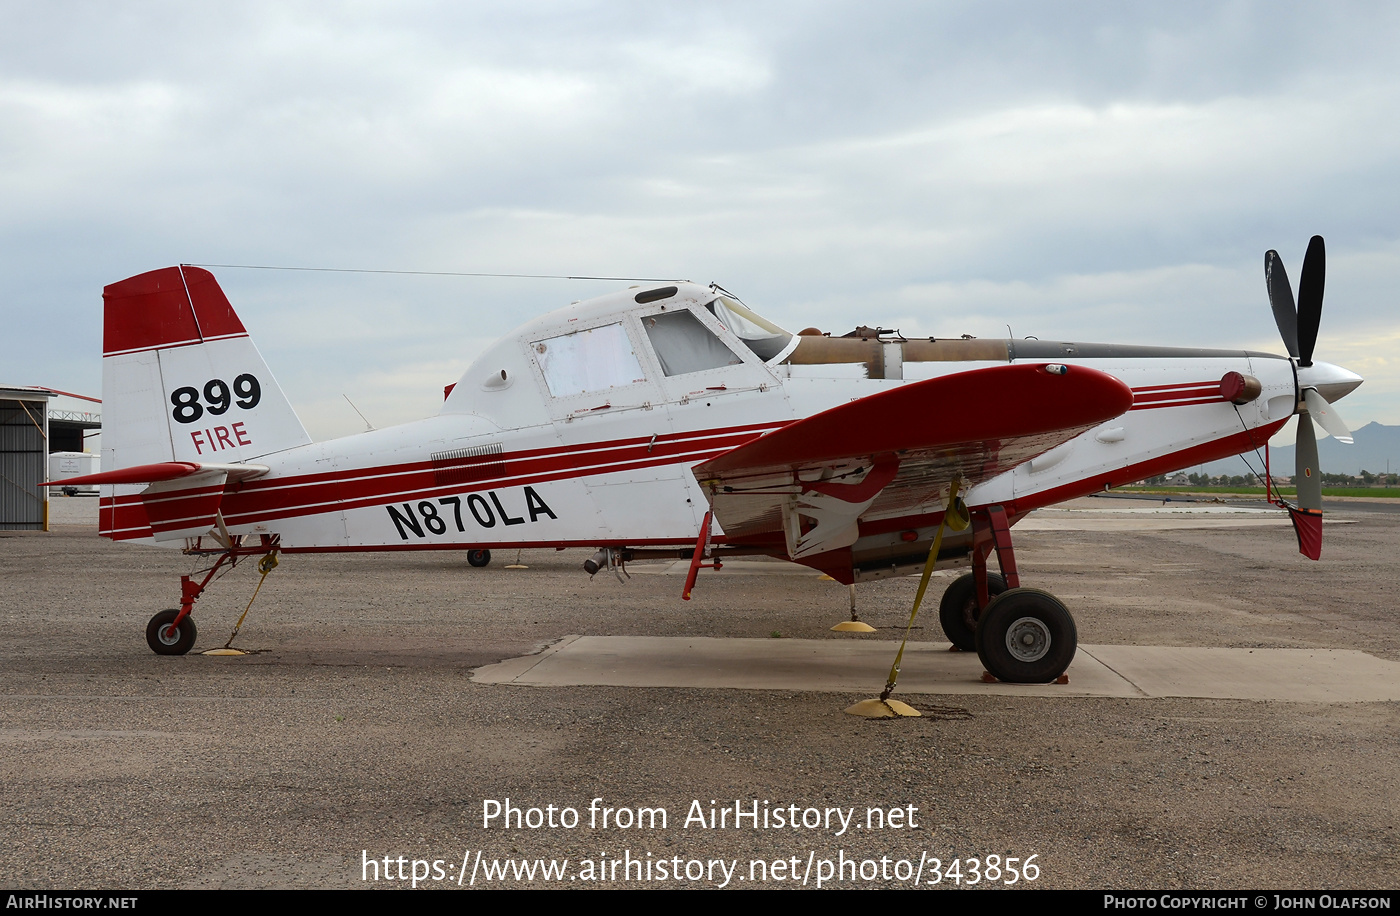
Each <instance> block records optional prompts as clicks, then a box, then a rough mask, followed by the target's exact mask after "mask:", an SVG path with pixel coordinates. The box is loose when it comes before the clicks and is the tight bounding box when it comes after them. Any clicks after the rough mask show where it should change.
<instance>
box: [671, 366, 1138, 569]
mask: <svg viewBox="0 0 1400 916" xmlns="http://www.w3.org/2000/svg"><path fill="white" fill-rule="evenodd" d="M1055 369H1056V370H1062V371H1058V372H1052V371H1050V370H1049V369H1047V367H1046V365H1045V364H1035V365H1011V366H996V367H992V368H989V369H976V370H973V371H971V372H960V373H957V374H954V375H946V376H942V377H939V378H933V379H928V380H926V381H921V382H911V383H909V384H907V385H901V386H899V387H897V388H892V389H890V390H888V391H883V392H881V393H880V394H875V395H871V396H869V397H866V398H861V399H860V400H857V401H852V402H850V403H849V404H842V405H841V406H839V407H833V408H832V409H830V410H826V411H823V412H821V413H819V414H814V415H813V416H810V417H807V418H806V419H803V420H799V421H797V422H795V423H792V424H790V425H788V426H786V427H783V428H782V429H779V430H775V431H773V432H771V433H769V434H767V435H765V436H763V437H762V438H759V439H756V440H754V441H753V442H749V443H747V444H745V445H741V446H739V447H738V448H735V449H732V450H730V451H728V452H725V453H724V454H722V455H719V456H717V457H715V458H712V459H710V460H709V461H706V462H704V463H703V464H699V465H697V466H696V467H695V468H693V473H694V474H695V478H696V480H698V481H699V482H700V484H701V486H703V487H704V489H705V494H706V497H707V498H708V499H709V500H710V504H711V506H712V507H713V508H714V511H715V517H716V519H717V520H718V521H719V523H720V525H721V526H723V528H724V532H725V535H726V537H727V538H729V539H731V540H733V539H738V538H746V537H750V536H754V535H761V534H767V533H771V532H774V531H780V530H784V528H785V522H784V515H785V508H786V512H787V515H788V522H789V523H791V518H792V515H793V513H795V512H798V511H799V510H801V514H802V515H804V516H807V515H811V514H812V513H810V512H808V511H806V509H805V508H803V506H802V505H798V502H799V501H802V502H804V503H807V504H817V503H820V504H822V505H823V506H824V508H823V509H822V510H821V511H822V512H825V513H826V514H827V515H832V513H835V514H836V515H838V516H839V515H840V514H842V510H843V506H844V507H847V508H846V509H845V514H850V513H854V514H852V515H851V518H850V522H851V525H850V527H853V526H854V521H855V519H856V517H860V518H875V517H888V516H896V515H903V514H907V513H909V512H911V511H937V510H938V509H940V508H941V505H940V502H939V492H940V491H944V492H946V488H947V487H948V485H949V484H950V483H951V482H952V481H953V480H955V479H956V480H960V481H962V482H963V483H964V484H965V485H967V486H973V485H976V484H978V483H981V482H982V481H985V480H989V479H991V478H992V477H995V476H997V475H998V474H1001V473H1003V472H1005V471H1008V470H1010V469H1012V468H1014V467H1016V466H1018V465H1020V464H1023V463H1025V462H1027V461H1029V460H1030V459H1032V458H1034V457H1035V456H1037V455H1040V454H1042V453H1044V452H1047V451H1049V450H1050V449H1052V448H1054V447H1055V446H1057V445H1060V444H1061V443H1064V442H1068V441H1069V440H1070V439H1073V438H1074V437H1075V436H1077V435H1079V434H1080V433H1082V432H1084V431H1085V430H1087V429H1090V428H1092V427H1094V426H1097V425H1098V424H1099V423H1102V422H1104V421H1105V420H1109V419H1112V418H1113V417H1116V416H1119V415H1120V414H1122V413H1123V412H1124V411H1126V410H1127V409H1128V408H1129V407H1131V406H1132V403H1133V394H1132V391H1131V390H1130V389H1129V388H1128V386H1127V385H1125V384H1123V383H1122V382H1120V381H1119V380H1118V379H1116V378H1114V377H1113V376H1111V375H1107V374H1105V373H1103V372H1099V371H1097V370H1095V369H1088V368H1084V367H1082V366H1072V367H1068V369H1067V371H1064V370H1063V367H1060V366H1055ZM835 520H836V519H835V518H833V522H834V521H835ZM835 527H837V526H836V525H834V524H833V525H829V526H828V529H829V530H834V528H835ZM802 539H803V538H802V536H801V535H800V533H798V534H794V535H793V536H792V537H789V539H788V540H789V551H790V553H792V554H794V555H796V554H797V553H799V552H801V553H810V552H813V551H815V550H816V549H817V548H821V549H830V548H831V547H833V546H841V545H839V544H835V543H832V542H831V541H830V539H829V538H824V539H822V543H820V544H818V543H813V544H810V545H809V546H808V547H805V548H802V549H801V550H799V549H798V548H797V544H798V543H799V542H800V541H801V540H802Z"/></svg>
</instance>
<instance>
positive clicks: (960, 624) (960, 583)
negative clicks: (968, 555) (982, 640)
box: [938, 572, 1006, 652]
mask: <svg viewBox="0 0 1400 916" xmlns="http://www.w3.org/2000/svg"><path fill="white" fill-rule="evenodd" d="M1004 591H1006V580H1005V579H1003V578H1002V577H1001V576H999V575H997V574H996V573H994V572H989V573H987V593H988V595H989V596H990V597H992V598H993V599H995V598H996V596H997V595H1000V594H1001V593H1002V592H1004ZM980 613H981V611H980V610H979V609H978V607H977V579H976V578H975V577H974V576H973V574H972V573H968V574H967V575H965V576H959V577H958V578H956V579H954V580H953V584H952V585H950V586H948V588H947V590H946V591H944V592H943V600H942V601H940V602H938V622H939V623H941V624H943V635H944V636H947V637H948V641H949V642H950V643H952V644H953V645H955V646H957V647H958V648H959V649H962V650H963V651H964V652H975V651H977V617H978V616H979V614H980Z"/></svg>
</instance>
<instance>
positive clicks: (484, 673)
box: [472, 636, 1400, 703]
mask: <svg viewBox="0 0 1400 916" xmlns="http://www.w3.org/2000/svg"><path fill="white" fill-rule="evenodd" d="M898 645H899V644H898V643H897V642H894V641H890V640H861V641H858V642H857V641H850V642H848V641H844V640H838V639H821V640H817V639H717V638H709V637H661V636H566V637H564V638H563V639H561V640H560V641H559V642H557V643H555V644H553V645H551V646H550V647H548V648H547V649H545V650H544V651H542V652H540V653H539V654H537V655H529V656H524V657H522V658H514V659H507V660H506V661H504V662H501V663H499V664H496V665H489V666H486V667H484V668H478V669H476V670H475V671H474V672H473V673H472V680H474V681H476V682H477V683H484V684H515V685H525V686H533V687H574V686H614V687H719V688H734V689H743V690H801V691H823V692H826V691H832V692H842V693H846V692H852V693H878V692H879V690H880V688H881V687H882V686H883V685H884V682H885V678H886V676H887V675H888V673H889V667H890V664H891V663H892V662H893V661H894V655H895V652H896V651H897V649H898ZM981 675H982V664H981V662H980V661H979V660H978V658H977V656H976V654H975V653H971V652H950V651H948V647H947V644H945V643H913V644H911V645H910V646H909V647H908V648H907V649H906V650H905V653H904V661H903V665H902V670H901V671H900V676H899V691H900V693H902V694H963V695H972V694H992V695H1007V696H1049V697H1070V696H1075V697H1198V698H1216V699H1245V700H1281V701H1292V702H1314V703H1354V702H1373V701H1389V700H1400V663H1397V662H1389V661H1384V660H1382V659H1378V658H1375V657H1373V656H1370V655H1366V654H1365V653H1363V652H1356V651H1353V650H1340V649H1208V648H1184V647H1183V648H1178V647H1163V646H1080V647H1079V653H1078V655H1077V656H1076V657H1075V660H1074V663H1073V664H1072V665H1071V666H1070V669H1069V679H1070V682H1069V683H1068V684H1063V685H1055V684H1044V685H1038V684H1034V685H1033V684H1002V683H992V684H985V683H983V682H982V680H981Z"/></svg>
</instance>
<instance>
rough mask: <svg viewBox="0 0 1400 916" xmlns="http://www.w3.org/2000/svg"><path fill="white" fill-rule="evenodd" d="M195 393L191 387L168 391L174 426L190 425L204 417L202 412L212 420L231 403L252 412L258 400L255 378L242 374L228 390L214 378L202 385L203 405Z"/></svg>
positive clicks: (220, 381)
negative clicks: (211, 416) (212, 417)
mask: <svg viewBox="0 0 1400 916" xmlns="http://www.w3.org/2000/svg"><path fill="white" fill-rule="evenodd" d="M199 394H200V392H199V389H198V388H195V387H194V386H193V385H186V386H185V387H184V388H176V389H175V390H174V391H173V392H171V394H170V403H171V404H174V405H175V409H174V410H172V411H171V412H170V415H171V416H172V417H174V418H175V421H176V422H177V423H193V422H194V421H196V420H198V419H199V418H200V417H202V416H204V412H205V411H206V410H207V411H209V413H211V414H213V415H214V416H216V417H218V416H222V415H223V414H225V413H227V412H228V409H229V407H231V406H233V405H234V404H237V405H238V406H239V407H241V408H243V409H244V410H252V409H253V408H254V407H257V406H258V401H261V400H262V386H261V385H259V384H258V380H257V378H256V377H255V376H253V375H250V374H249V373H247V372H245V373H243V374H242V375H240V376H239V377H238V378H236V379H234V380H233V390H232V391H230V390H229V386H228V382H225V381H224V380H223V379H221V378H216V379H210V380H209V381H207V382H205V383H204V401H205V403H204V404H201V403H200V402H199Z"/></svg>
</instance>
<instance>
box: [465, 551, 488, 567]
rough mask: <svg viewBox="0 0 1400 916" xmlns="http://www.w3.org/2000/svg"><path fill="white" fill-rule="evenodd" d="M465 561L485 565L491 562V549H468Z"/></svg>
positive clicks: (474, 564) (475, 564)
mask: <svg viewBox="0 0 1400 916" xmlns="http://www.w3.org/2000/svg"><path fill="white" fill-rule="evenodd" d="M467 562H468V563H470V564H471V565H473V566H485V565H486V564H487V563H490V562H491V551H489V550H468V551H467Z"/></svg>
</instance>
